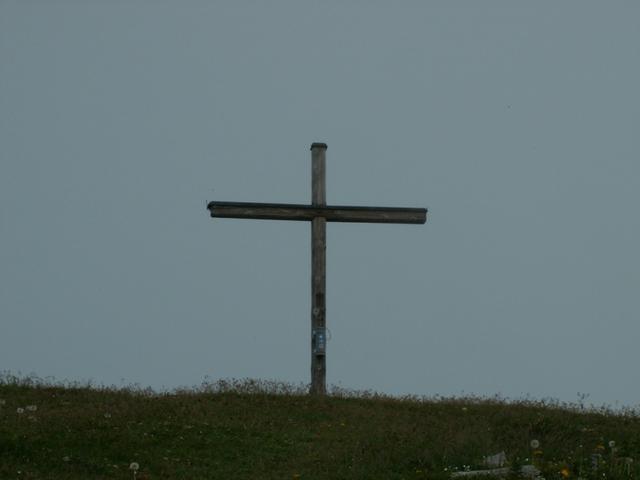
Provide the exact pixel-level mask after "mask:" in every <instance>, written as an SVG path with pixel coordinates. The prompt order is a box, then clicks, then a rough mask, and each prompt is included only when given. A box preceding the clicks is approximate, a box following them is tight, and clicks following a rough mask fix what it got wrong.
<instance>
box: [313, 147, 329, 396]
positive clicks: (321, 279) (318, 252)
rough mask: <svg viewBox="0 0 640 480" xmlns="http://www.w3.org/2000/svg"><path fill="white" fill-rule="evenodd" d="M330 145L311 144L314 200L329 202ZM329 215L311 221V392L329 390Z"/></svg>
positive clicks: (318, 393)
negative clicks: (327, 250) (326, 171)
mask: <svg viewBox="0 0 640 480" xmlns="http://www.w3.org/2000/svg"><path fill="white" fill-rule="evenodd" d="M326 151H327V145H326V144H325V143H313V144H312V145H311V204H312V205H317V206H325V205H326V204H327V197H326V183H325V163H326ZM326 223H327V221H326V219H325V218H323V217H316V218H314V219H313V221H312V222H311V388H310V393H311V394H315V395H324V394H326V392H327V385H326V376H327V365H326V348H327V334H326V303H325V302H326V296H325V292H326V249H327V233H326V232H327V230H326Z"/></svg>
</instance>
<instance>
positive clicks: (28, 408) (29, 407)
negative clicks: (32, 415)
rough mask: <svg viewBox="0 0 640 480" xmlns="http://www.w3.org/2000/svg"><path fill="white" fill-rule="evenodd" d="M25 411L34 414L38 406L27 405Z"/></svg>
mask: <svg viewBox="0 0 640 480" xmlns="http://www.w3.org/2000/svg"><path fill="white" fill-rule="evenodd" d="M25 409H26V410H28V411H30V412H35V411H37V410H38V406H37V405H27V406H26V407H25Z"/></svg>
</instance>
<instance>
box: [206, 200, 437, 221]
mask: <svg viewBox="0 0 640 480" xmlns="http://www.w3.org/2000/svg"><path fill="white" fill-rule="evenodd" d="M207 209H208V210H209V212H211V216H212V217H217V218H252V219H258V220H305V221H311V220H313V219H314V218H318V217H321V218H325V219H326V220H327V221H328V222H357V223H414V224H423V223H425V222H426V221H427V209H426V208H396V207H352V206H343V205H327V206H315V205H298V204H291V203H253V202H209V204H208V205H207Z"/></svg>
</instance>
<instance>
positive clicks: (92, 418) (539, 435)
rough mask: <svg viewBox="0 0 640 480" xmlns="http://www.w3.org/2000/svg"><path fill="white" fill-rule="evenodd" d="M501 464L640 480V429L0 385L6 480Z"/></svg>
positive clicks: (454, 406) (441, 473) (273, 400)
mask: <svg viewBox="0 0 640 480" xmlns="http://www.w3.org/2000/svg"><path fill="white" fill-rule="evenodd" d="M532 440H537V441H538V442H539V447H538V448H536V449H533V448H532V446H531V442H532ZM611 442H615V444H614V443H611ZM534 445H535V442H534ZM503 450H504V451H505V452H506V453H507V460H508V465H511V466H512V467H514V469H516V468H517V467H518V466H519V465H522V464H525V463H529V464H530V463H534V464H535V465H536V466H538V467H539V468H540V469H541V470H542V472H543V476H544V478H545V479H546V480H550V479H553V478H578V477H579V476H580V477H582V478H584V479H587V478H588V479H595V478H599V479H602V478H612V479H617V478H625V479H626V478H640V468H639V467H638V465H636V463H634V462H633V460H630V459H638V460H639V461H640V416H639V415H638V413H637V412H635V411H631V410H629V411H622V412H612V411H610V410H608V409H607V408H604V407H603V408H601V409H597V410H593V409H584V408H583V407H581V406H580V405H573V404H571V405H568V404H559V403H558V402H554V401H537V402H533V401H530V400H526V401H525V400H523V401H505V400H503V399H500V398H402V399H399V398H391V397H387V396H384V395H378V394H374V393H370V392H346V391H339V390H334V391H333V392H332V395H330V396H328V397H324V398H322V397H310V396H308V395H306V394H305V391H304V388H303V386H297V387H296V386H291V385H287V384H282V383H278V382H264V381H252V380H245V381H220V382H216V383H211V384H204V385H202V386H201V387H198V388H194V389H188V390H187V389H185V390H181V391H172V392H167V393H156V392H153V391H150V390H144V389H140V388H136V387H132V388H126V389H122V388H113V387H111V388H107V387H95V386H91V385H77V384H75V385H70V384H53V383H52V382H45V381H41V380H38V379H33V378H18V377H15V376H11V375H8V374H5V375H4V376H2V377H1V378H0V479H2V480H5V479H60V480H64V479H74V480H75V479H78V480H79V479H83V480H84V479H134V478H135V479H137V480H149V479H190V480H198V479H218V478H220V479H222V478H225V479H269V478H273V479H276V478H277V479H297V478H300V479H424V478H429V479H444V478H449V477H450V475H451V472H453V471H456V470H463V469H465V468H471V469H475V468H483V466H482V461H483V457H484V456H486V455H491V454H494V453H496V452H500V451H503ZM594 458H597V459H598V462H599V465H598V469H597V470H593V468H592V461H593V459H594ZM134 462H135V463H137V464H139V470H137V471H134V470H131V469H130V466H131V464H132V463H134ZM483 478H487V477H483ZM514 478H515V477H514Z"/></svg>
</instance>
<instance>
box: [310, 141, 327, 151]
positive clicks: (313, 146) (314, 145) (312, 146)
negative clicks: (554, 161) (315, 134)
mask: <svg viewBox="0 0 640 480" xmlns="http://www.w3.org/2000/svg"><path fill="white" fill-rule="evenodd" d="M315 148H322V149H324V150H326V149H327V144H326V143H317V142H314V143H312V144H311V150H313V149H315Z"/></svg>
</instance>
